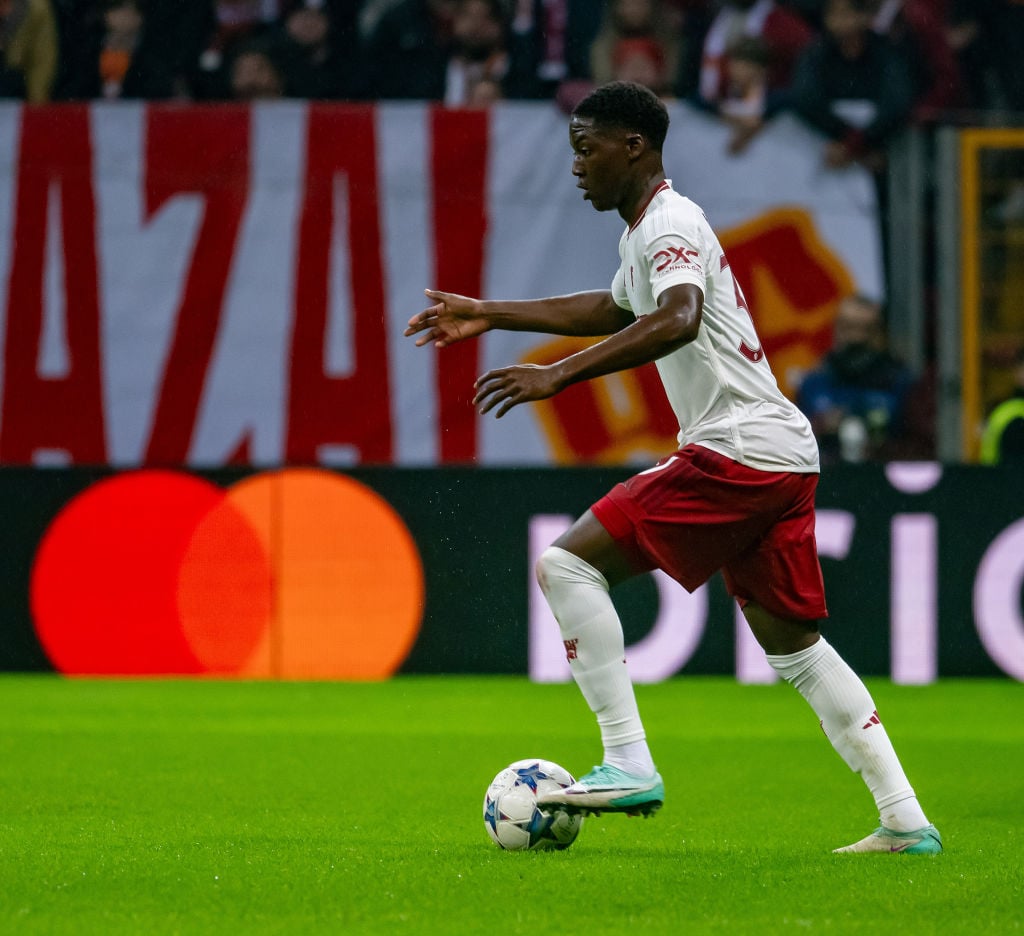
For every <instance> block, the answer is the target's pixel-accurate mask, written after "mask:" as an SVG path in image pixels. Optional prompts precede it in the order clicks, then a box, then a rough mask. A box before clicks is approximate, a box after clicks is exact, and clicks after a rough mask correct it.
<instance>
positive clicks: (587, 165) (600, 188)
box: [569, 117, 630, 211]
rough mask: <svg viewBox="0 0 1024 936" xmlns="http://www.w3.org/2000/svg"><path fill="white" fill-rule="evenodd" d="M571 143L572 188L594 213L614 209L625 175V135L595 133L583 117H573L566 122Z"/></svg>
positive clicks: (623, 186) (592, 126)
mask: <svg viewBox="0 0 1024 936" xmlns="http://www.w3.org/2000/svg"><path fill="white" fill-rule="evenodd" d="M569 142H570V143H571V144H572V151H573V158H572V174H573V175H574V176H576V188H578V189H582V190H583V193H584V194H583V197H584V199H585V200H586V201H589V202H590V203H591V204H592V205H593V206H594V207H595V208H596V209H597V210H598V211H611V210H612V209H614V208H618V207H619V205H620V204H621V202H622V200H623V196H624V193H625V187H626V182H627V177H628V173H629V165H630V160H629V146H628V138H627V135H626V134H624V133H622V132H618V133H616V132H615V131H609V130H604V131H602V130H599V129H597V128H596V127H595V126H594V122H593V121H592V120H589V119H587V118H580V117H573V118H572V120H571V122H570V123H569Z"/></svg>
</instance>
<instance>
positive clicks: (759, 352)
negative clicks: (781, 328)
mask: <svg viewBox="0 0 1024 936" xmlns="http://www.w3.org/2000/svg"><path fill="white" fill-rule="evenodd" d="M721 268H722V269H723V270H727V269H729V261H728V260H727V259H726V257H725V254H722V266H721ZM729 275H730V276H732V288H733V289H734V290H735V291H736V308H737V309H742V310H743V311H744V312H746V313H747V318H748V319H750V327H751V328H752V329H753V330H754V334H755V335H757V328H756V326H755V325H754V316H752V315H751V314H750V306H748V305H747V299H746V297H745V296H744V295H743V290H742V289H740V284H739V281H738V280H737V279H736V277H735V276H734V275H733V272H732V270H729ZM740 354H742V355H743V356H744V357H745V358H746V359H747V360H748V361H753V362H754V363H755V364H756V363H757V362H758V361H760V360H761V359H762V358H763V357H764V349H763V348H762V347H761V342H760V341H759V342H758V343H757V347H756V348H752V347H750V345H748V344H747V343H746V342H745V341H743V340H742V339H741V340H740Z"/></svg>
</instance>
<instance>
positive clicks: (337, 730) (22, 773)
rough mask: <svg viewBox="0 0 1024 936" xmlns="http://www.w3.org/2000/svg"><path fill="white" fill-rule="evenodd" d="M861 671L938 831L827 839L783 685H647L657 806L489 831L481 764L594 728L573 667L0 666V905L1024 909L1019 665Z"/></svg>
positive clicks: (856, 803)
mask: <svg viewBox="0 0 1024 936" xmlns="http://www.w3.org/2000/svg"><path fill="white" fill-rule="evenodd" d="M870 688H871V689H872V691H873V693H874V696H875V701H876V702H877V703H878V706H879V709H880V712H881V714H882V716H883V719H884V720H885V722H886V725H887V727H888V729H889V732H890V735H891V736H892V737H893V739H894V742H895V743H896V745H897V748H898V750H899V751H900V753H901V755H902V758H903V761H904V765H905V766H906V768H907V772H908V774H909V775H910V777H911V780H912V781H913V783H914V784H915V786H916V787H917V790H918V793H919V794H920V796H921V799H922V802H923V804H924V806H925V808H926V810H927V811H928V812H929V813H930V815H931V817H932V818H933V819H934V821H935V822H936V824H937V825H938V826H939V828H940V829H941V831H942V833H943V836H944V839H945V843H946V852H945V853H944V854H943V855H940V856H936V857H915V856H906V855H904V856H889V855H833V854H831V849H832V848H834V847H836V846H838V845H845V844H847V843H848V842H851V841H853V840H855V839H858V838H860V837H862V836H863V835H865V834H867V833H868V832H869V831H871V829H872V828H874V825H875V819H876V814H875V812H874V809H873V804H872V802H871V799H870V796H869V795H868V793H867V791H866V790H865V789H864V788H863V786H862V785H861V783H860V781H859V779H858V778H857V777H855V776H854V775H852V774H851V773H850V772H849V771H848V770H847V768H846V767H845V765H844V764H843V763H842V761H841V760H840V759H839V757H838V756H837V755H836V754H835V753H834V752H833V751H832V749H831V747H830V746H829V744H828V742H827V741H826V740H825V738H824V737H823V735H822V733H821V731H820V730H819V728H818V725H817V723H816V720H815V718H814V716H813V714H812V713H811V711H810V710H809V709H808V708H807V707H806V706H805V704H804V702H803V700H802V699H800V698H799V696H798V695H797V694H796V693H795V692H794V691H793V690H792V689H790V688H789V687H788V686H785V685H775V686H739V685H737V684H735V682H733V681H732V680H729V679H724V678H723V679H710V678H692V679H691V678H682V679H675V680H671V681H669V682H666V683H662V684H659V685H656V686H643V687H640V688H639V690H638V694H639V697H640V703H641V708H642V711H643V713H644V716H645V721H646V726H647V730H648V735H649V738H650V740H651V742H652V746H653V749H654V752H655V756H656V758H657V760H658V764H659V768H660V770H661V772H662V774H663V776H664V778H665V783H666V787H667V799H666V804H665V807H664V809H662V811H661V812H660V813H659V814H658V815H657V816H656V817H654V818H653V819H650V820H642V819H630V818H627V817H624V816H603V817H600V818H591V819H588V820H587V821H586V822H585V824H584V827H583V830H582V832H581V834H580V837H579V839H578V840H577V841H576V843H575V845H573V846H572V848H570V849H568V850H567V851H564V852H546V853H543V852H542V853H532V852H527V853H506V852H501V851H499V850H498V849H497V848H496V847H495V846H494V845H493V844H491V842H490V840H489V839H488V837H487V835H486V833H485V831H484V828H483V824H482V820H481V801H482V798H483V794H484V790H485V788H486V786H487V784H488V782H489V781H490V779H491V777H492V776H493V775H494V774H495V773H496V772H497V771H498V770H499V769H500V768H501V767H503V766H505V765H506V764H507V763H509V762H510V761H513V760H516V759H519V758H522V757H534V756H536V757H546V758H549V759H551V760H555V761H557V762H559V763H561V764H563V765H564V766H565V767H567V768H568V769H569V770H571V771H573V772H574V773H577V774H578V773H580V772H583V771H585V770H586V769H588V768H589V767H590V766H591V764H592V763H593V762H594V760H595V759H596V758H597V757H598V756H599V745H598V738H597V732H596V728H595V727H594V725H593V723H592V720H591V716H590V713H589V712H588V711H587V710H586V707H585V705H584V703H583V701H582V699H581V698H580V697H579V695H578V694H577V691H576V689H575V687H574V686H571V685H564V686H539V685H531V684H530V683H529V682H527V681H526V680H525V679H517V678H475V677H474V678H468V677H453V678H440V677H422V678H411V677H402V678H398V679H395V680H392V681H389V682H383V683H370V684H344V683H339V684H332V683H313V684H309V683H245V682H216V681H175V680H167V681H90V680H65V679H60V678H56V677H22V676H5V677H0V712H2V713H3V714H2V716H0V717H2V719H3V722H2V724H3V730H2V731H0V932H3V933H12V934H13V933H16V934H21V933H47V934H49V933H87V934H88V933H103V934H110V933H133V934H134V933H139V934H145V936H155V934H163V933H182V934H193V933H246V934H258V933H296V934H307V933H344V934H347V933H402V932H405V933H454V934H461V933H497V932H509V933H513V932H515V933H518V932H522V933H528V932H544V933H592V934H598V933H616V932H626V931H628V932H631V933H637V934H649V933H673V934H675V933H729V934H735V933H751V934H754V933H757V934H760V933H804V932H814V933H818V932H821V933H898V932H913V933H941V934H947V933H1000V934H1003V933H1012V932H1019V931H1021V929H1022V928H1024V848H1022V846H1024V717H1022V716H1024V686H1022V685H1020V684H1017V683H1013V682H1010V681H1006V682H999V681H976V682H975V681H946V682H941V683H938V684H936V685H933V686H928V687H920V688H908V687H897V686H893V685H891V684H889V683H888V682H884V681H871V682H870Z"/></svg>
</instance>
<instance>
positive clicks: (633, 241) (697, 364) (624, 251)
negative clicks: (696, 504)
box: [612, 181, 818, 472]
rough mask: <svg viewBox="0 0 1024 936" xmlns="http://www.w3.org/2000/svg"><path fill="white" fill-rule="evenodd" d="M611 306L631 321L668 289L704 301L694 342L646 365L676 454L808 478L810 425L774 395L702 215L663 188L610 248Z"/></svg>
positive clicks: (813, 458)
mask: <svg viewBox="0 0 1024 936" xmlns="http://www.w3.org/2000/svg"><path fill="white" fill-rule="evenodd" d="M619 256H620V257H621V259H622V266H621V267H620V268H619V272H618V273H617V274H616V275H615V279H614V281H613V282H612V295H613V297H614V299H615V302H616V303H617V304H618V305H620V306H622V308H624V309H629V310H630V311H631V312H632V313H633V314H634V315H636V316H637V317H638V318H639V317H640V316H641V315H649V314H650V313H651V312H654V311H655V310H656V309H657V308H658V297H659V296H660V295H661V293H662V292H664V291H665V290H666V289H667V288H668V287H669V286H676V285H679V284H681V283H693V284H694V285H695V286H697V287H698V288H699V289H700V290H701V292H702V293H703V294H704V309H703V315H702V318H701V324H700V330H699V331H698V333H697V337H696V339H695V340H693V341H691V342H690V343H689V344H686V345H683V347H681V348H679V349H678V350H676V351H673V352H672V353H671V354H668V355H666V356H665V357H663V358H661V359H660V360H658V361H656V362H655V363H656V365H657V368H658V372H659V373H660V375H661V381H662V383H663V384H664V386H665V393H666V394H667V396H668V400H669V403H670V404H671V406H672V409H673V410H674V411H675V414H676V418H677V419H678V420H679V445H680V447H682V446H684V445H689V444H691V443H697V444H700V445H703V446H706V447H707V448H709V449H712V450H713V451H715V452H718V453H719V454H720V455H725V456H726V457H728V458H731V459H733V460H734V461H737V462H739V463H740V464H742V465H746V466H747V467H749V468H759V469H761V470H763V471H797V472H816V471H818V445H817V442H816V440H815V438H814V434H813V432H812V431H811V426H810V423H809V422H808V421H807V418H806V417H805V416H804V415H803V413H801V412H800V410H799V409H797V407H796V406H795V405H794V404H793V403H792V402H791V401H790V400H789V399H788V398H787V397H786V396H785V395H784V394H783V393H782V391H781V390H779V386H778V384H777V383H776V382H775V377H774V375H773V374H772V371H771V368H770V367H769V366H768V361H767V360H766V359H765V356H764V352H763V351H762V350H761V343H760V341H759V340H758V337H757V332H756V331H755V330H754V323H753V321H752V319H751V317H750V313H749V311H748V310H747V304H746V300H745V299H744V298H743V290H742V289H741V288H740V285H739V283H737V282H736V279H735V278H734V277H733V275H732V270H730V269H729V261H728V260H727V259H726V256H725V252H724V251H723V250H722V245H721V244H719V242H718V237H717V236H716V235H715V232H714V231H713V230H712V229H711V225H710V224H708V221H707V218H705V217H704V212H703V211H701V209H700V208H699V207H698V206H697V205H695V204H694V203H693V202H692V201H690V199H688V198H685V197H684V196H682V195H680V194H679V193H678V192H675V191H674V190H673V189H672V187H671V184H670V183H669V182H668V181H665V182H662V184H661V185H660V186H659V187H658V189H657V190H656V191H655V193H654V196H653V198H652V199H651V201H650V202H649V204H648V205H647V208H646V210H645V211H644V212H643V214H642V215H641V216H640V218H639V219H638V220H637V221H636V222H634V224H633V226H632V227H630V228H629V229H628V230H626V231H625V232H624V233H623V235H622V238H621V240H620V241H619Z"/></svg>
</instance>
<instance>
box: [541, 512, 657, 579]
mask: <svg viewBox="0 0 1024 936" xmlns="http://www.w3.org/2000/svg"><path fill="white" fill-rule="evenodd" d="M552 545H553V546H557V547H559V548H560V549H564V550H566V551H567V552H571V553H572V554H573V555H575V556H579V557H580V559H582V560H583V561H584V562H586V563H588V564H590V565H592V566H593V567H594V568H595V569H597V571H598V572H600V573H601V574H602V575H603V576H604V577H605V579H607V581H608V584H609V585H615V584H617V583H618V582H622V581H625V580H626V579H628V578H631V577H632V576H633V575H635V574H636V571H637V570H636V569H635V568H634V567H633V565H632V564H631V563H630V561H629V560H628V558H627V557H626V555H625V554H624V553H623V551H622V549H621V548H620V547H619V544H618V543H617V542H616V541H615V539H614V538H613V537H612V535H611V534H610V533H609V532H608V531H607V530H606V529H605V528H604V526H603V525H602V524H601V521H600V520H598V519H597V517H595V516H594V513H593V511H590V510H588V511H587V512H586V513H585V514H583V516H581V517H580V518H579V519H578V520H577V521H576V522H575V523H574V524H573V525H572V526H571V527H569V529H568V530H566V531H565V532H564V533H563V534H562V535H561V536H559V537H558V539H556V540H555V541H554V543H552Z"/></svg>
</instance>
